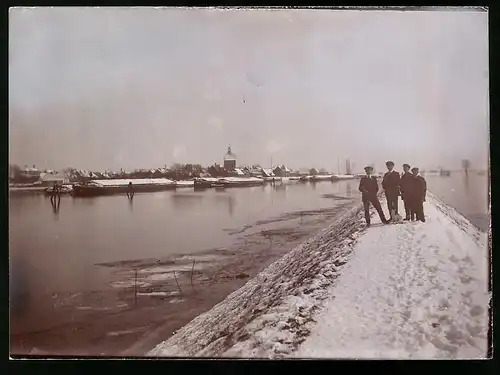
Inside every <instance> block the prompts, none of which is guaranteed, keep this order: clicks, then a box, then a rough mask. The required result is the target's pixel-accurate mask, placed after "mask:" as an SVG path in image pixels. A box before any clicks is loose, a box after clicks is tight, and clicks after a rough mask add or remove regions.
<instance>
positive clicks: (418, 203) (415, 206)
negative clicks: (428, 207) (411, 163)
mask: <svg viewBox="0 0 500 375" xmlns="http://www.w3.org/2000/svg"><path fill="white" fill-rule="evenodd" d="M411 172H412V173H413V181H412V188H411V190H412V193H411V195H412V219H413V213H414V214H415V216H416V218H417V220H420V221H421V222H423V223H425V215H424V202H425V196H426V194H427V182H426V181H425V178H423V177H422V176H421V175H420V173H419V171H418V168H417V167H414V168H412V169H411Z"/></svg>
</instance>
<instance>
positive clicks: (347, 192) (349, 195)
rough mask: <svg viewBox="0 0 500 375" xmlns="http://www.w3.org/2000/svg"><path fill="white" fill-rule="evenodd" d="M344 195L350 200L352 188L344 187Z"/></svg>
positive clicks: (348, 185)
mask: <svg viewBox="0 0 500 375" xmlns="http://www.w3.org/2000/svg"><path fill="white" fill-rule="evenodd" d="M346 195H347V196H348V197H349V198H350V197H351V196H352V188H351V185H350V184H347V185H346Z"/></svg>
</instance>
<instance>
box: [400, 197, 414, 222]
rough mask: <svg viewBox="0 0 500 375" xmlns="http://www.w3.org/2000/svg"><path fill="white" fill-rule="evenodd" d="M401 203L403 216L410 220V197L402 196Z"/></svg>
mask: <svg viewBox="0 0 500 375" xmlns="http://www.w3.org/2000/svg"><path fill="white" fill-rule="evenodd" d="M402 198H403V202H404V204H405V214H406V219H408V220H409V219H410V218H411V213H412V207H411V197H410V196H408V195H402Z"/></svg>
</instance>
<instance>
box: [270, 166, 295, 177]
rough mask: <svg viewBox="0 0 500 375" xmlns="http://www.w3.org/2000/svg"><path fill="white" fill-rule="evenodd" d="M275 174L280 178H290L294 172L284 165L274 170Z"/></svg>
mask: <svg viewBox="0 0 500 375" xmlns="http://www.w3.org/2000/svg"><path fill="white" fill-rule="evenodd" d="M273 172H274V174H275V175H276V176H278V177H290V175H291V173H292V171H291V170H290V169H288V168H287V167H286V166H284V165H279V166H277V167H276V168H274V170H273Z"/></svg>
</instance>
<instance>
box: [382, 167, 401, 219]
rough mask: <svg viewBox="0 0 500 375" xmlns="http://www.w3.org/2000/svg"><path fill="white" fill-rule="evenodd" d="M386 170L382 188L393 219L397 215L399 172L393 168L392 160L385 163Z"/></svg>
mask: <svg viewBox="0 0 500 375" xmlns="http://www.w3.org/2000/svg"><path fill="white" fill-rule="evenodd" d="M385 165H386V166H387V172H386V173H385V174H384V178H383V180H382V188H383V189H384V191H385V198H386V199H387V208H388V209H389V215H390V216H391V219H390V220H392V221H395V219H396V215H398V197H399V183H400V181H399V173H398V172H396V171H395V170H394V162H393V161H388V162H387V163H385Z"/></svg>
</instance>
